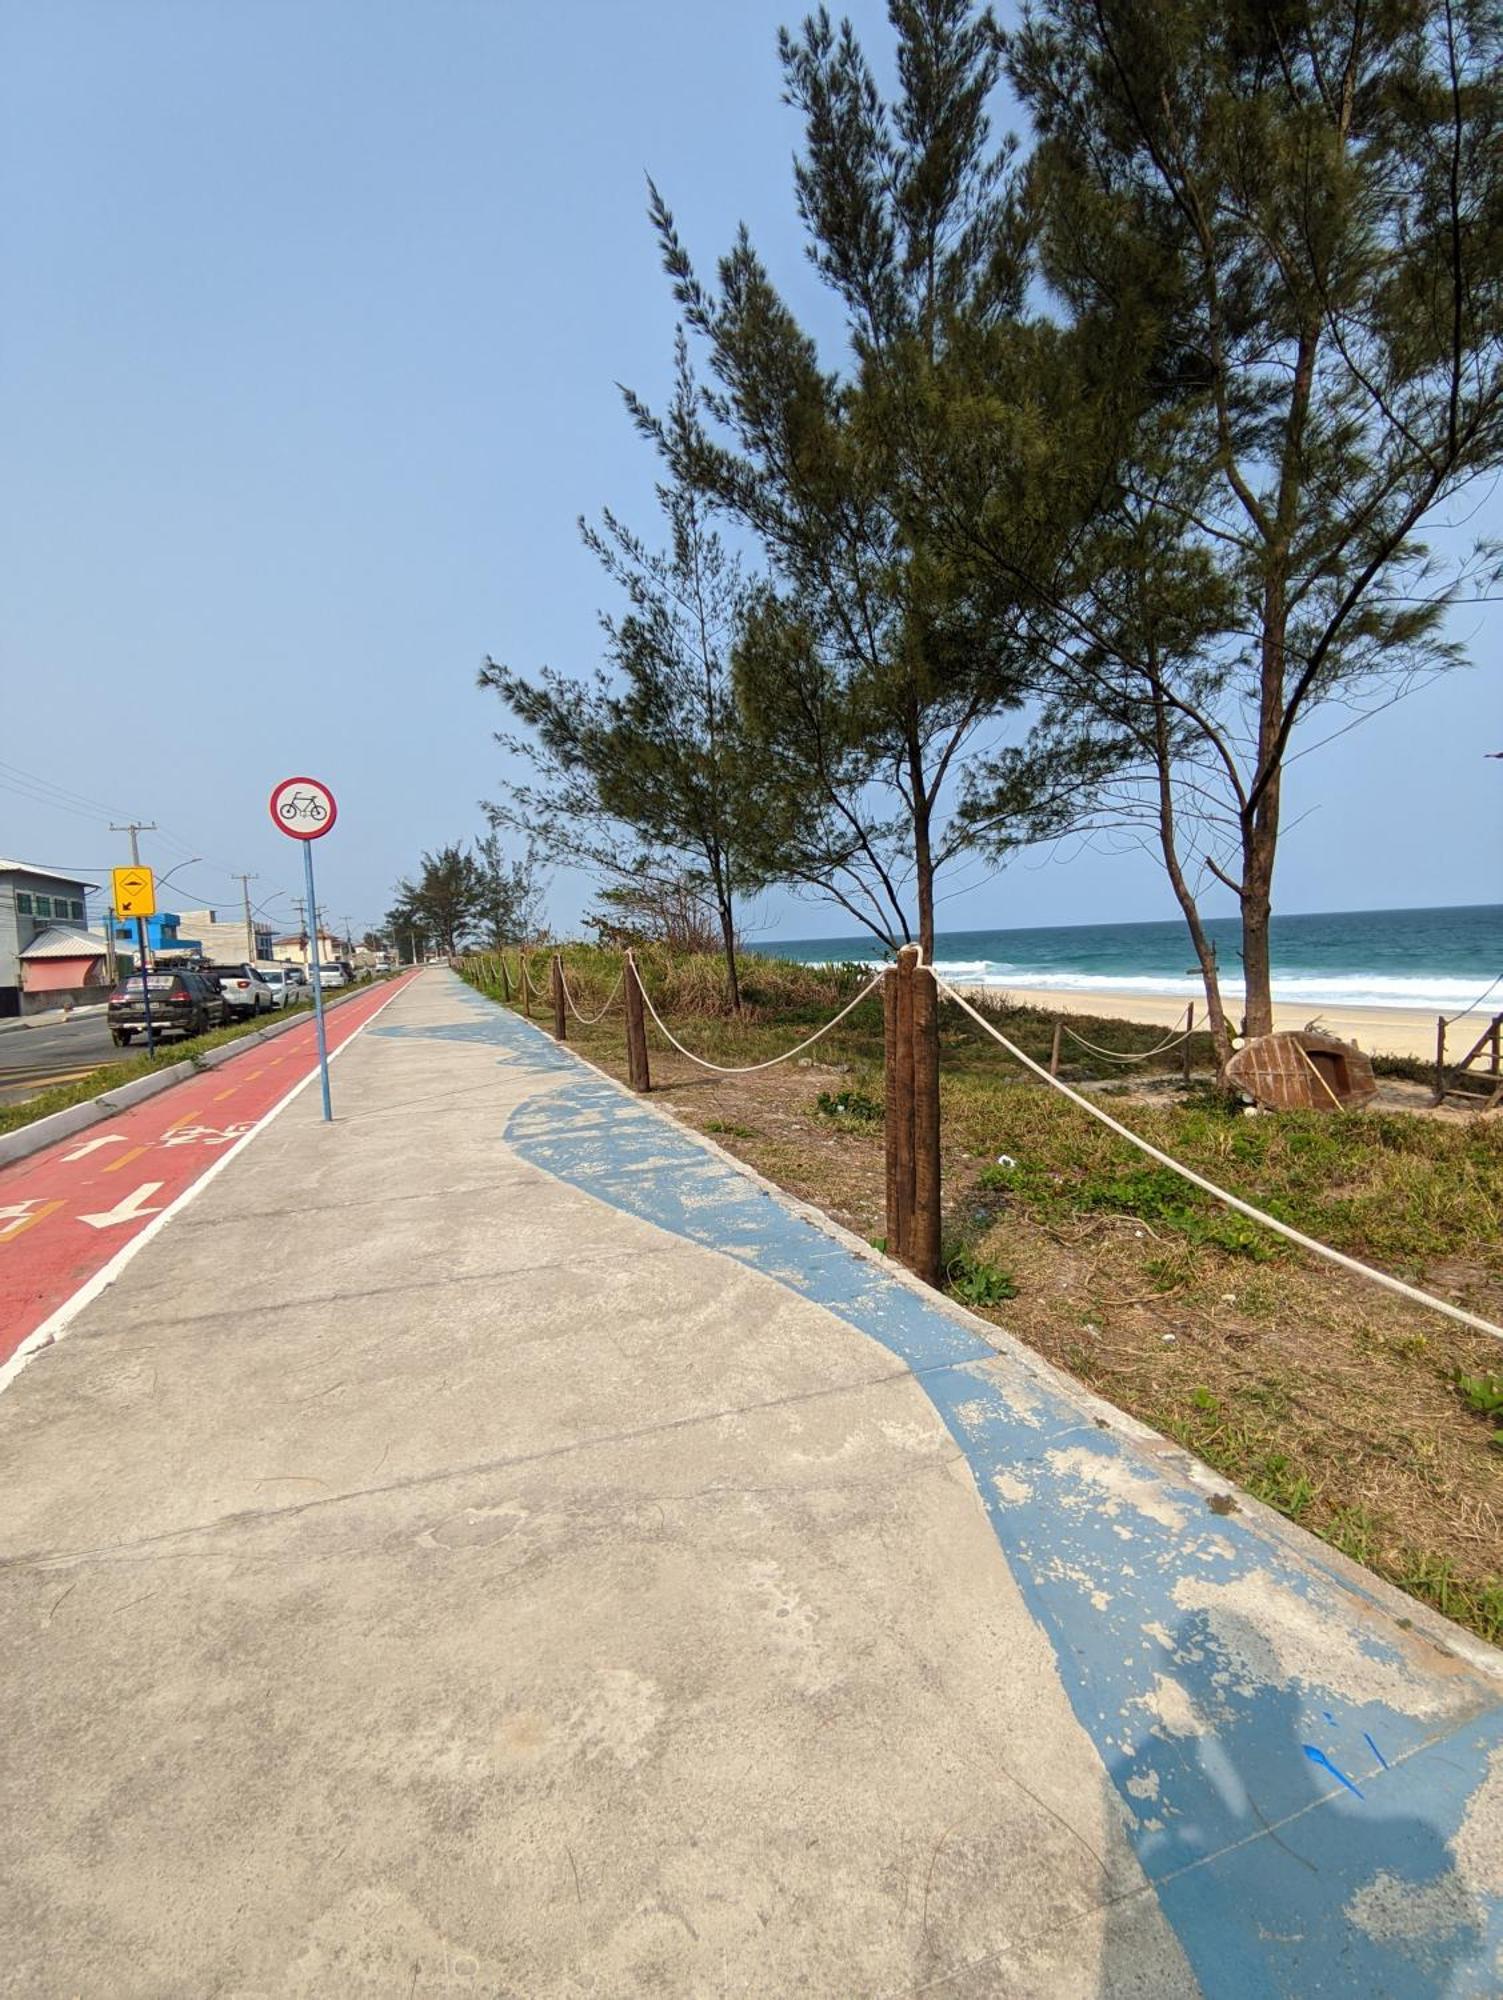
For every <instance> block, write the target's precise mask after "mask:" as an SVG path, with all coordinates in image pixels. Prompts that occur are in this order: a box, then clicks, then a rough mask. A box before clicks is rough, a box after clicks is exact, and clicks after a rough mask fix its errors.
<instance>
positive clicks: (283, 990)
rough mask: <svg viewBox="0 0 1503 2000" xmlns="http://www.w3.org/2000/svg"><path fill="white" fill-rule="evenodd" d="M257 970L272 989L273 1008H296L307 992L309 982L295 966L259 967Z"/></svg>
mask: <svg viewBox="0 0 1503 2000" xmlns="http://www.w3.org/2000/svg"><path fill="white" fill-rule="evenodd" d="M256 970H257V972H259V973H260V975H261V977H262V978H263V979H264V980H265V981H266V984H267V985H268V986H269V987H270V988H271V1004H272V1006H273V1007H295V1006H296V1005H297V1004H298V1002H299V1001H300V1000H301V999H302V998H303V996H304V994H305V992H306V990H307V984H308V982H307V981H306V980H305V979H304V977H303V975H302V973H301V972H300V971H299V970H298V968H297V967H296V966H295V965H258V966H257V967H256Z"/></svg>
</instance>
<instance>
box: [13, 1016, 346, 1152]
mask: <svg viewBox="0 0 1503 2000" xmlns="http://www.w3.org/2000/svg"><path fill="white" fill-rule="evenodd" d="M329 1004H330V1005H338V1004H340V1003H339V1002H338V1001H333V1000H331V1002H330V1003H329ZM312 1012H313V1003H312V1001H311V1000H299V1001H297V1002H296V1003H295V1004H294V1005H293V1006H291V1007H288V1008H285V1009H280V1010H278V1011H277V1012H276V1013H274V1014H262V1015H258V1016H256V1017H254V1018H252V1019H249V1020H245V1021H233V1022H229V1023H227V1024H226V1025H225V1026H224V1027H222V1028H211V1029H210V1031H209V1032H208V1034H206V1035H194V1036H193V1037H191V1038H190V1039H189V1040H187V1041H183V1040H181V1039H179V1038H178V1037H176V1036H174V1037H173V1039H172V1040H171V1041H166V1042H161V1043H159V1044H158V1046H157V1051H156V1053H155V1055H146V1054H144V1053H143V1054H141V1055H135V1056H124V1057H122V1058H121V1059H120V1060H119V1061H118V1062H106V1063H101V1064H100V1066H99V1068H98V1069H95V1070H91V1071H90V1072H89V1074H88V1075H87V1076H80V1077H77V1078H75V1079H74V1081H73V1082H71V1083H59V1084H55V1085H54V1086H53V1087H52V1088H51V1089H50V1090H42V1091H38V1093H37V1095H36V1096H35V1097H28V1098H27V1099H26V1100H25V1102H24V1103H22V1104H4V1105H0V1132H15V1131H19V1129H20V1128H21V1127H22V1126H23V1125H34V1124H35V1123H36V1121H37V1119H39V1118H49V1117H51V1115H52V1113H53V1112H54V1111H66V1110H67V1109H68V1108H69V1107H70V1105H74V1104H87V1103H88V1101H89V1099H90V1098H91V1097H103V1096H104V1095H105V1094H106V1093H107V1092H109V1091H111V1090H118V1089H119V1088H120V1086H121V1084H123V1083H134V1082H135V1081H136V1080H137V1079H138V1078H139V1077H143V1076H151V1075H153V1074H154V1073H155V1072H156V1071H157V1070H162V1069H171V1068H172V1066H173V1064H174V1063H180V1062H193V1063H196V1062H197V1061H198V1059H199V1057H201V1056H202V1055H204V1054H206V1053H207V1051H208V1050H210V1049H217V1048H222V1047H223V1046H224V1044H225V1043H226V1042H238V1041H240V1040H242V1039H243V1037H244V1036H246V1035H253V1034H255V1033H256V1031H257V1030H258V1029H261V1028H269V1027H272V1026H273V1025H275V1023H277V1022H278V1021H286V1020H295V1019H296V1018H297V1016H298V1015H300V1014H311V1013H312Z"/></svg>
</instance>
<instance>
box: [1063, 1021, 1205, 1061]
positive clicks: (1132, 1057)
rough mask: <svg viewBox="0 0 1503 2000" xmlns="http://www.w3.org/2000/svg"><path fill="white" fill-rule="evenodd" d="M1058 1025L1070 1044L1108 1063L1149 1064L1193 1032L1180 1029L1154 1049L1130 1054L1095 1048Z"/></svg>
mask: <svg viewBox="0 0 1503 2000" xmlns="http://www.w3.org/2000/svg"><path fill="white" fill-rule="evenodd" d="M1059 1025H1060V1026H1061V1027H1062V1028H1064V1029H1065V1033H1066V1034H1067V1035H1068V1036H1069V1037H1070V1040H1071V1041H1072V1042H1078V1043H1079V1044H1080V1046H1081V1047H1082V1048H1083V1049H1089V1050H1090V1052H1091V1054H1092V1055H1093V1056H1105V1057H1106V1058H1107V1059H1108V1061H1110V1062H1122V1063H1137V1062H1150V1061H1152V1059H1153V1057H1154V1056H1161V1055H1163V1054H1164V1052H1165V1050H1166V1049H1175V1048H1178V1047H1179V1045H1180V1043H1181V1042H1187V1041H1189V1039H1190V1037H1191V1035H1192V1034H1193V1033H1194V1032H1195V1031H1194V1029H1193V1028H1181V1029H1180V1031H1179V1033H1178V1034H1175V1035H1171V1036H1170V1037H1169V1039H1168V1041H1166V1042H1159V1043H1158V1044H1157V1045H1156V1046H1155V1047H1154V1048H1151V1049H1139V1050H1137V1051H1136V1052H1132V1051H1124V1050H1122V1049H1100V1048H1097V1046H1096V1044H1095V1043H1094V1042H1088V1041H1087V1040H1086V1038H1085V1036H1084V1035H1077V1034H1076V1032H1075V1030H1074V1029H1073V1028H1065V1024H1064V1022H1063V1021H1061V1022H1060V1024H1059Z"/></svg>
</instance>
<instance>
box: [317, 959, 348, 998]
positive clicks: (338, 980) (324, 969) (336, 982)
mask: <svg viewBox="0 0 1503 2000" xmlns="http://www.w3.org/2000/svg"><path fill="white" fill-rule="evenodd" d="M318 983H319V985H320V986H321V987H322V988H323V990H324V992H325V993H332V992H334V990H335V989H336V988H337V987H340V986H348V985H349V983H350V982H349V980H348V979H347V978H346V976H345V970H344V967H343V966H342V965H325V964H324V962H323V960H322V959H320V960H319V966H318Z"/></svg>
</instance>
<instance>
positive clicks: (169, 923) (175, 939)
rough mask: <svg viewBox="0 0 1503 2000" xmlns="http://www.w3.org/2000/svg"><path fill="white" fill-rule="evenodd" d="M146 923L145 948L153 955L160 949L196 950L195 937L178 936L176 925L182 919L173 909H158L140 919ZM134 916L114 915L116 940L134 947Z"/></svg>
mask: <svg viewBox="0 0 1503 2000" xmlns="http://www.w3.org/2000/svg"><path fill="white" fill-rule="evenodd" d="M141 921H142V922H144V923H145V925H146V949H147V950H148V951H149V952H151V953H152V955H153V956H155V955H156V954H157V953H158V952H161V951H197V950H198V940H197V938H185V937H179V936H178V934H177V927H178V925H179V923H180V922H181V921H182V919H181V918H180V917H179V916H178V914H177V912H176V911H175V910H158V911H157V913H156V915H155V916H154V917H145V918H143V919H141ZM136 923H137V919H136V918H135V917H116V918H115V920H114V931H115V939H116V942H117V943H119V944H122V945H126V946H128V947H130V948H131V949H132V950H133V949H135V946H136V941H137V934H136Z"/></svg>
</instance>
